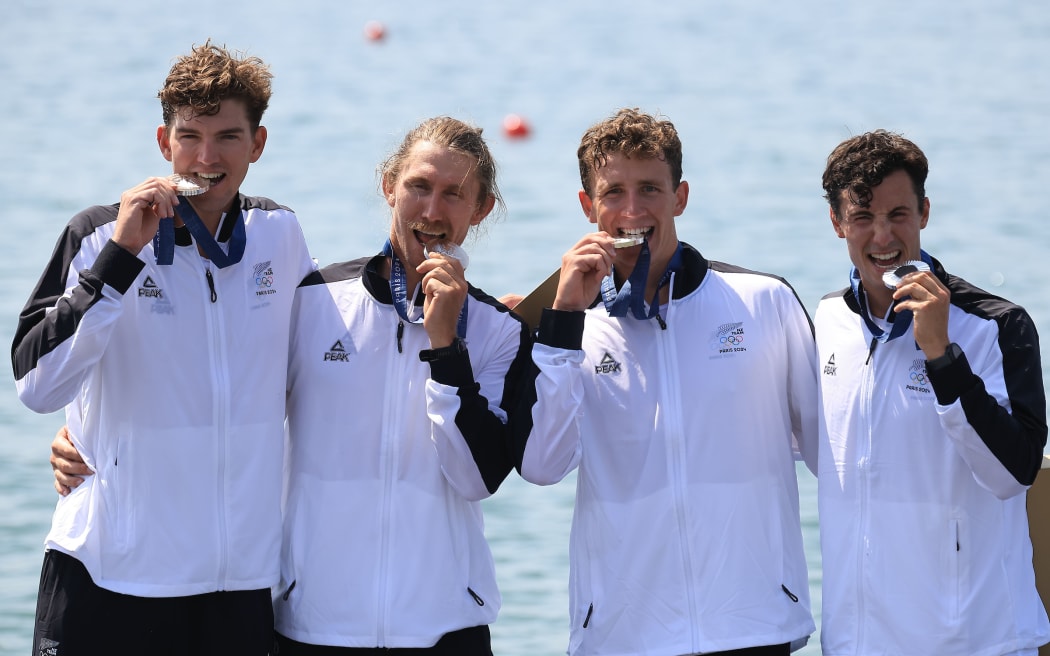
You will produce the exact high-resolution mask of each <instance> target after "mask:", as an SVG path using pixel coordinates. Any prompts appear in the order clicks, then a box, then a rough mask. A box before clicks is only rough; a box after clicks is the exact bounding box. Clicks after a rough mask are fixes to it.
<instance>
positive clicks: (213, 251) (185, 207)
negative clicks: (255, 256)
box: [153, 201, 248, 269]
mask: <svg viewBox="0 0 1050 656" xmlns="http://www.w3.org/2000/svg"><path fill="white" fill-rule="evenodd" d="M175 212H176V213H177V214H178V215H179V218H180V219H182V222H183V223H185V224H186V228H187V229H189V231H190V234H191V235H193V241H195V242H196V243H197V245H198V246H200V248H201V250H203V251H204V254H205V255H206V256H207V257H208V259H209V260H211V261H212V263H214V264H215V266H216V267H218V268H220V269H225V268H226V267H228V266H230V265H231V264H237V263H238V262H240V261H241V258H242V257H244V247H245V245H246V244H247V241H248V240H247V237H246V235H245V229H244V215H243V214H241V213H240V212H237V216H236V217H233V221H234V224H233V234H232V235H230V249H229V250H230V252H229V253H228V254H227V253H225V252H223V250H222V247H221V246H219V243H218V242H217V241H215V237H214V236H212V234H211V232H210V231H209V230H208V228H207V227H206V226H205V225H204V221H202V220H201V218H200V216H198V214H197V211H196V210H194V209H193V207H192V206H191V205H190V204H189V202H185V201H184V202H181V203H179V204H178V205H176V206H175ZM227 216H229V215H227ZM153 251H154V253H155V254H156V257H157V264H162V265H163V264H171V263H172V262H173V261H174V259H175V218H174V217H166V218H162V219H161V220H160V227H159V228H158V229H157V234H156V235H154V236H153Z"/></svg>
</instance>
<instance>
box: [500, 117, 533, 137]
mask: <svg viewBox="0 0 1050 656" xmlns="http://www.w3.org/2000/svg"><path fill="white" fill-rule="evenodd" d="M530 131H531V130H530V129H529V124H528V123H526V122H525V119H523V118H522V117H520V116H518V115H517V114H507V116H506V117H505V118H504V119H503V132H504V133H505V134H506V135H507V136H508V137H510V138H512V139H522V138H524V137H527V136H529V132H530Z"/></svg>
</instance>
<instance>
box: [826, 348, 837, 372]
mask: <svg viewBox="0 0 1050 656" xmlns="http://www.w3.org/2000/svg"><path fill="white" fill-rule="evenodd" d="M836 371H838V367H837V366H835V354H834V353H832V354H831V357H830V358H828V362H827V364H825V365H824V375H825V376H834V375H835V372H836Z"/></svg>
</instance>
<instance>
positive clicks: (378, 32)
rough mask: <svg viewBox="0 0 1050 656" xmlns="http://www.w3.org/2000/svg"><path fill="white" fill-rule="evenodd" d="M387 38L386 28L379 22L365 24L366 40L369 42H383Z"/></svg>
mask: <svg viewBox="0 0 1050 656" xmlns="http://www.w3.org/2000/svg"><path fill="white" fill-rule="evenodd" d="M385 36H386V27H384V26H383V24H382V23H380V22H379V21H375V20H371V21H368V22H367V23H365V38H367V39H368V40H369V41H382V40H383V37H385Z"/></svg>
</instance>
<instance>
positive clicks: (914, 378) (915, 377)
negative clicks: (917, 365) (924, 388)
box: [911, 371, 926, 385]
mask: <svg viewBox="0 0 1050 656" xmlns="http://www.w3.org/2000/svg"><path fill="white" fill-rule="evenodd" d="M911 382H913V383H915V384H917V385H925V384H926V374H925V373H922V372H919V371H913V372H911Z"/></svg>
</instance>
